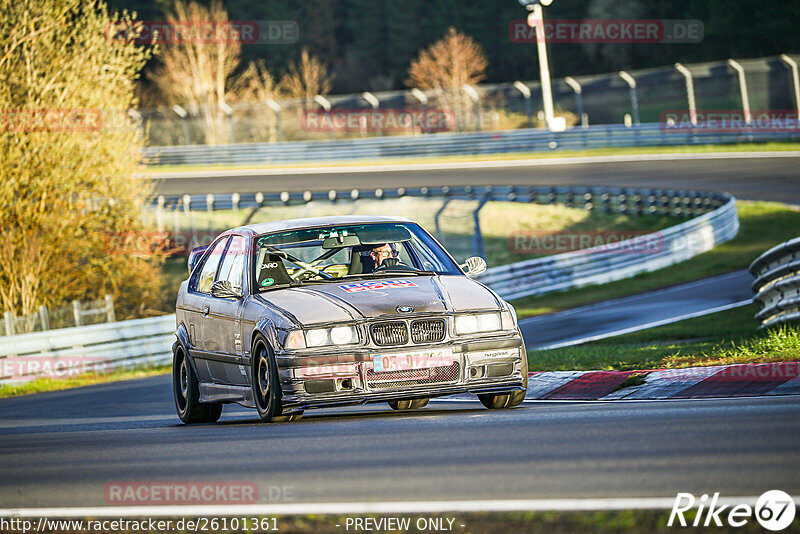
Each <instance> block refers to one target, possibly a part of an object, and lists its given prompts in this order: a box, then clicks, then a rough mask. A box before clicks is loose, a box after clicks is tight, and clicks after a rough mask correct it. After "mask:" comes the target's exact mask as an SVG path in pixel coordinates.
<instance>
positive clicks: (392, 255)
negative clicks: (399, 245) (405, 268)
mask: <svg viewBox="0 0 800 534" xmlns="http://www.w3.org/2000/svg"><path fill="white" fill-rule="evenodd" d="M369 255H370V257H371V258H372V261H373V266H372V270H373V271H374V270H375V269H377V268H378V267H380V266H381V265H384V264H385V265H386V267H391V266H393V265H397V250H396V249H395V247H394V243H384V244H383V245H380V246H377V247H375V248H373V249H372V250H371V251H370V253H369Z"/></svg>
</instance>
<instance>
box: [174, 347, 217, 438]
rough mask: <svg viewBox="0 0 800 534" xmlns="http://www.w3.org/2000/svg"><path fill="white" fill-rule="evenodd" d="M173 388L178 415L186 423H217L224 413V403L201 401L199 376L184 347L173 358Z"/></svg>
mask: <svg viewBox="0 0 800 534" xmlns="http://www.w3.org/2000/svg"><path fill="white" fill-rule="evenodd" d="M172 390H173V394H174V397H175V408H176V409H177V411H178V417H180V419H181V421H183V422H184V423H186V424H191V423H215V422H216V421H218V420H219V418H220V416H221V415H222V404H221V403H218V402H214V403H201V402H200V400H199V399H200V388H199V386H198V383H197V376H195V374H194V370H193V369H192V365H191V363H189V360H188V359H187V358H186V355H185V354H184V353H183V350H182V349H177V350H176V351H175V356H174V358H173V360H172Z"/></svg>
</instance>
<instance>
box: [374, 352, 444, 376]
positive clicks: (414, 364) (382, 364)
mask: <svg viewBox="0 0 800 534" xmlns="http://www.w3.org/2000/svg"><path fill="white" fill-rule="evenodd" d="M454 361H455V358H454V357H453V351H452V350H451V349H437V350H424V351H416V352H407V353H404V354H373V355H372V370H373V371H374V372H376V373H388V372H392V371H408V370H411V369H432V368H434V367H448V366H450V365H453V362H454Z"/></svg>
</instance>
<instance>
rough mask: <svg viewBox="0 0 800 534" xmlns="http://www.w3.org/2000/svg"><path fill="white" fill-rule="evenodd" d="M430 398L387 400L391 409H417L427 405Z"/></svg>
mask: <svg viewBox="0 0 800 534" xmlns="http://www.w3.org/2000/svg"><path fill="white" fill-rule="evenodd" d="M428 401H430V399H401V400H396V401H389V406H391V407H392V410H419V409H420V408H424V407H425V406H427V405H428Z"/></svg>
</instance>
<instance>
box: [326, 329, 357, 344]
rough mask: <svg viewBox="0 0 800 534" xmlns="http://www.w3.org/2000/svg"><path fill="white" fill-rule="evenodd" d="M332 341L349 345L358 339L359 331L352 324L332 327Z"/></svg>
mask: <svg viewBox="0 0 800 534" xmlns="http://www.w3.org/2000/svg"><path fill="white" fill-rule="evenodd" d="M331 341H332V342H333V344H334V345H349V344H351V343H355V342H357V341H358V332H356V329H355V327H352V326H337V327H334V328H331Z"/></svg>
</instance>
